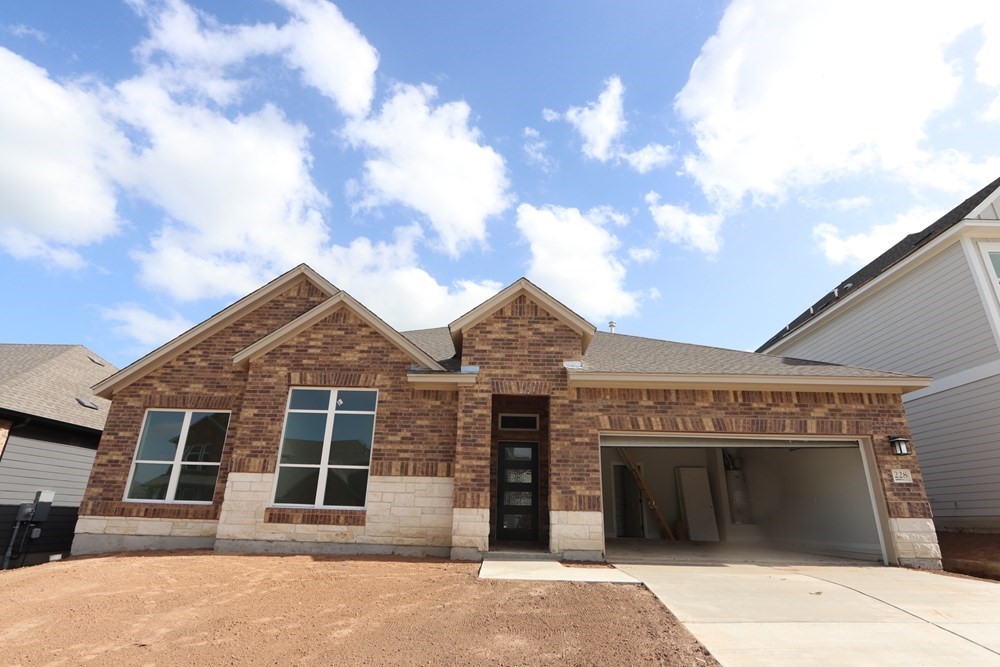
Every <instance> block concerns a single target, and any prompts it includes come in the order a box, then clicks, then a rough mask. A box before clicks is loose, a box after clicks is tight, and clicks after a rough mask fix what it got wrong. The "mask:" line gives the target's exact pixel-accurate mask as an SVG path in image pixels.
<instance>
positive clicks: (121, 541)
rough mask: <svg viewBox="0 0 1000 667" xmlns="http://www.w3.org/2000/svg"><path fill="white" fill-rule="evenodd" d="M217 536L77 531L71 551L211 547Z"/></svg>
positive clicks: (109, 551)
mask: <svg viewBox="0 0 1000 667" xmlns="http://www.w3.org/2000/svg"><path fill="white" fill-rule="evenodd" d="M214 544H215V537H214V536H212V537H182V536H174V535H98V534H94V533H77V534H76V535H75V536H74V537H73V547H72V549H71V550H70V553H71V554H73V555H74V556H84V555H89V554H105V553H112V552H115V551H160V550H164V549H211V548H212V546H213V545H214Z"/></svg>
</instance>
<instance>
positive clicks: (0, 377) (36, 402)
mask: <svg viewBox="0 0 1000 667" xmlns="http://www.w3.org/2000/svg"><path fill="white" fill-rule="evenodd" d="M117 370H118V369H117V368H115V367H114V366H112V365H111V364H110V363H108V362H107V361H105V360H104V359H102V358H101V357H99V356H97V355H96V354H94V353H93V352H91V351H90V350H88V349H87V348H85V347H84V346H82V345H18V344H0V410H5V411H9V412H18V413H21V414H25V415H33V416H36V417H42V418H45V419H50V420H53V421H60V422H64V423H67V424H73V425H76V426H83V427H85V428H92V429H96V430H102V429H103V428H104V421H105V419H107V416H108V407H109V406H110V405H111V401H108V400H106V399H103V398H99V397H97V396H95V395H94V393H93V392H92V391H91V389H90V388H91V386H93V385H94V384H96V383H97V382H100V381H101V380H103V379H104V378H106V377H108V376H110V375H111V374H113V373H114V372H115V371H117ZM77 397H79V398H82V399H85V400H88V401H92V402H93V403H94V404H96V405H97V409H96V410H93V409H91V408H87V407H84V406H83V405H81V404H80V403H79V402H78V401H77V400H76V399H77Z"/></svg>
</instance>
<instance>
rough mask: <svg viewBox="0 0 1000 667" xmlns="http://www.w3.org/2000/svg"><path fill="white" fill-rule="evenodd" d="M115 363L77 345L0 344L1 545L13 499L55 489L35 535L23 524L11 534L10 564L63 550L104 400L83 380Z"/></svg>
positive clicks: (16, 503)
mask: <svg viewBox="0 0 1000 667" xmlns="http://www.w3.org/2000/svg"><path fill="white" fill-rule="evenodd" d="M117 370H118V369H117V368H115V367H114V366H112V365H111V364H109V363H108V362H107V361H105V360H104V359H102V358H100V357H99V356H97V355H96V354H94V353H93V352H91V351H90V350H88V349H87V348H85V347H83V346H82V345H3V344H0V553H3V552H5V551H6V549H7V546H8V544H9V543H10V540H11V536H12V534H13V528H14V522H15V519H16V517H17V512H18V508H19V507H20V505H21V504H22V503H30V502H32V501H33V500H34V498H35V493H36V492H38V491H52V492H54V493H55V499H54V502H53V504H52V507H51V509H50V512H49V515H48V519H47V520H46V521H45V523H44V524H40V525H39V527H40V528H41V529H42V530H41V536H40V537H39V538H38V539H37V540H30V541H27V540H25V541H23V542H22V538H23V537H24V533H25V531H24V530H22V531H21V532H20V533H19V534H18V536H17V540H16V542H15V545H14V546H15V549H14V553H13V555H14V556H15V558H14V559H13V561H12V562H13V564H14V565H22V564H32V563H38V562H44V561H47V560H49V558H50V557H51V556H53V555H55V554H68V553H69V551H70V545H71V543H72V541H73V528H74V526H75V524H76V518H77V509H78V508H79V506H80V501H81V500H82V499H83V491H84V489H85V488H86V486H87V478H88V476H89V475H90V467H91V465H93V462H94V453H95V452H96V451H97V444H98V442H99V440H100V437H101V429H102V428H103V427H104V419H105V417H107V414H108V407H109V406H110V405H111V402H110V401H108V400H106V399H103V398H100V397H97V396H95V395H94V394H93V392H92V391H91V389H90V387H91V385H93V384H94V383H96V382H98V381H100V380H103V379H105V378H107V377H108V376H109V375H111V374H112V373H114V372H115V371H117ZM22 544H23V545H25V547H26V548H24V549H23V550H22V546H21V545H22Z"/></svg>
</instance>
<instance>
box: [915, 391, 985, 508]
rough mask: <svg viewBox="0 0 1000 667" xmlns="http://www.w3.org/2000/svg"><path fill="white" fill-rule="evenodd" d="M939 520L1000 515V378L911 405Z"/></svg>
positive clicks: (929, 492) (930, 492)
mask: <svg viewBox="0 0 1000 667" xmlns="http://www.w3.org/2000/svg"><path fill="white" fill-rule="evenodd" d="M906 413H907V415H909V418H910V427H911V428H912V430H913V440H914V444H915V445H916V449H917V451H918V453H919V457H920V469H921V470H922V471H923V474H924V481H925V483H926V484H927V492H928V495H929V496H930V501H931V507H932V508H933V510H934V516H935V517H938V518H943V517H975V516H996V515H1000V376H994V377H990V378H986V379H985V380H980V381H978V382H972V383H969V384H966V385H962V386H960V387H955V388H954V389H949V390H947V391H942V392H939V393H936V394H931V395H930V396H926V397H924V398H920V399H916V400H912V401H907V403H906Z"/></svg>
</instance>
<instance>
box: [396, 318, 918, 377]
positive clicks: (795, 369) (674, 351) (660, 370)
mask: <svg viewBox="0 0 1000 667" xmlns="http://www.w3.org/2000/svg"><path fill="white" fill-rule="evenodd" d="M403 335H404V336H406V337H407V338H409V339H410V340H411V341H412V342H413V343H414V344H416V345H419V346H420V347H423V349H424V351H426V352H427V353H428V354H431V355H432V356H434V357H435V359H438V360H445V359H448V358H450V357H452V356H454V354H455V347H454V345H452V341H451V335H450V334H449V333H448V328H447V327H438V328H436V329H420V330H418V331H405V332H403ZM566 361H573V360H571V359H567V360H566ZM456 370H457V369H456ZM573 372H574V373H586V372H594V373H650V374H653V373H655V374H680V375H755V376H756V375H766V376H789V377H831V378H833V377H836V378H908V377H913V376H912V375H906V374H903V373H893V372H891V371H879V370H873V369H869V368H859V367H856V366H841V365H839V364H830V363H824V362H821V361H806V360H803V359H793V358H790V357H778V356H774V355H770V354H759V353H756V352H741V351H739V350H727V349H724V348H719V347H708V346H706V345H692V344H690V343H675V342H673V341H668V340H658V339H655V338H642V337H640V336H629V335H626V334H619V333H614V334H612V333H607V332H603V331H598V332H597V333H596V334H595V335H594V339H593V341H591V343H590V346H589V347H588V348H587V353H586V354H585V355H584V356H583V368H581V369H574V371H573Z"/></svg>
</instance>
